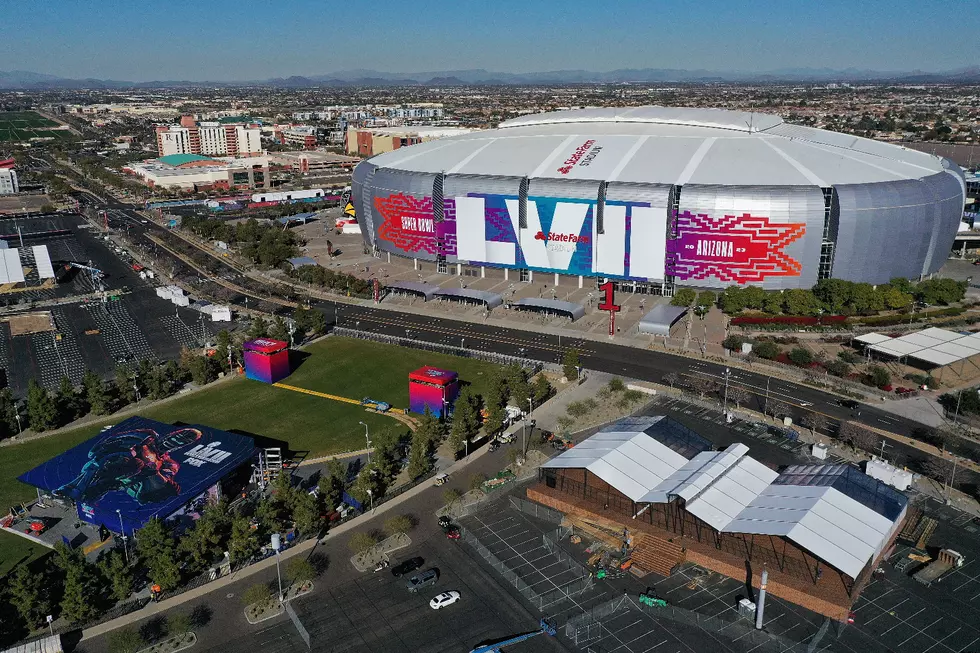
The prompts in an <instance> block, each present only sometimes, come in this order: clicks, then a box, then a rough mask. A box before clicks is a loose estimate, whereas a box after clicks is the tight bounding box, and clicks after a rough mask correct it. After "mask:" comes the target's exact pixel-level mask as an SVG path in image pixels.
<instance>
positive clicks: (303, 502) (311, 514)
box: [293, 492, 326, 535]
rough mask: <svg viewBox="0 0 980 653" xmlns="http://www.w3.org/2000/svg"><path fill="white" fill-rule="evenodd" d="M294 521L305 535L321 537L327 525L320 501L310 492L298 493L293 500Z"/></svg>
mask: <svg viewBox="0 0 980 653" xmlns="http://www.w3.org/2000/svg"><path fill="white" fill-rule="evenodd" d="M293 521H295V522H296V528H298V529H299V532H300V533H303V534H304V535H319V534H320V531H321V530H323V527H324V526H325V525H326V515H325V514H324V510H323V507H322V505H321V503H320V501H319V500H318V499H317V498H316V497H314V496H313V495H312V494H310V493H309V492H297V493H296V495H295V499H294V500H293Z"/></svg>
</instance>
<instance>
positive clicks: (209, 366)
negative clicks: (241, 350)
mask: <svg viewBox="0 0 980 653" xmlns="http://www.w3.org/2000/svg"><path fill="white" fill-rule="evenodd" d="M184 352H185V353H184V354H183V355H181V357H180V362H181V365H183V366H184V369H186V370H187V372H188V373H189V374H190V375H191V380H192V381H193V382H194V383H195V384H197V385H207V384H208V383H211V382H212V381H214V380H215V379H216V378H218V372H219V371H220V369H221V366H220V364H219V363H218V361H216V360H215V359H213V358H211V357H210V356H203V355H198V354H194V353H193V352H191V351H190V350H186V349H185V350H184Z"/></svg>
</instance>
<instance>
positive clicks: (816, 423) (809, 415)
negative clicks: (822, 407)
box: [800, 410, 830, 435]
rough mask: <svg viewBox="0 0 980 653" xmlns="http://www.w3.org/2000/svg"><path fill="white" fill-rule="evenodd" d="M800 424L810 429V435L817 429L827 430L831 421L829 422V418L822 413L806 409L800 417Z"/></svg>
mask: <svg viewBox="0 0 980 653" xmlns="http://www.w3.org/2000/svg"><path fill="white" fill-rule="evenodd" d="M800 424H802V425H803V426H805V427H806V428H808V429H810V435H813V434H815V433H816V432H817V431H826V430H827V426H828V425H829V424H830V422H828V420H827V418H826V417H824V416H823V414H822V413H815V412H813V411H811V410H807V411H804V412H803V415H802V417H800Z"/></svg>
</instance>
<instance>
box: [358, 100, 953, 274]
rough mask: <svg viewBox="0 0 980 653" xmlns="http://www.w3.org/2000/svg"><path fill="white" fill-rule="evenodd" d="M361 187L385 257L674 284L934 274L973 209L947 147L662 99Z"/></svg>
mask: <svg viewBox="0 0 980 653" xmlns="http://www.w3.org/2000/svg"><path fill="white" fill-rule="evenodd" d="M352 187H353V201H354V203H355V206H356V208H357V217H358V221H359V222H360V224H361V232H362V233H363V234H364V238H365V241H366V243H367V245H368V247H369V248H371V249H372V250H373V251H374V252H375V253H376V255H379V256H380V255H383V254H384V253H387V254H388V255H397V256H403V257H410V258H415V259H418V260H421V261H431V262H435V263H436V265H437V268H438V269H439V271H445V272H457V271H461V270H462V268H463V267H464V266H465V267H471V266H472V267H477V268H480V269H481V274H485V272H486V269H487V268H503V269H504V270H505V273H504V274H505V276H506V275H507V271H510V270H518V271H520V272H519V276H517V275H515V277H514V280H515V281H517V280H521V281H531V280H532V279H533V277H534V275H535V273H547V274H549V275H550V274H555V275H572V276H577V277H578V281H579V285H582V282H583V279H584V278H594V279H595V280H596V282H601V281H603V280H605V279H612V280H617V281H625V282H627V284H626V285H627V287H634V288H635V287H637V286H639V287H642V288H644V289H646V290H648V291H651V292H663V293H670V292H671V288H673V286H674V284H678V285H688V286H697V287H706V288H722V287H725V286H728V285H731V284H736V283H737V284H752V285H758V286H761V287H763V288H766V289H772V290H778V289H788V288H809V287H811V286H813V285H814V284H815V283H816V282H817V280H818V279H821V278H826V277H833V278H837V279H845V280H848V281H855V282H869V283H873V284H877V283H884V282H887V281H888V280H889V279H891V278H893V277H906V278H909V279H920V278H922V277H925V276H928V275H930V274H932V273H934V272H936V271H937V270H939V268H940V267H941V266H942V264H943V262H944V261H945V259H946V258H947V256H948V254H949V252H950V248H951V247H952V244H953V239H954V236H955V234H956V230H957V227H958V225H959V223H960V220H961V218H962V214H963V207H964V202H965V183H964V178H963V174H962V171H961V170H960V168H959V167H958V166H956V165H955V164H953V163H952V162H950V161H948V160H946V159H943V158H940V157H936V156H933V155H930V154H926V153H922V152H916V151H913V150H909V149H906V148H903V147H900V146H896V145H891V144H887V143H881V142H878V141H873V140H869V139H864V138H858V137H855V136H851V135H847V134H840V133H835V132H829V131H824V130H820V129H813V128H809V127H802V126H797V125H791V124H787V123H785V122H783V120H782V119H781V118H779V117H778V116H775V115H769V114H759V113H744V112H734V111H724V110H717V109H684V108H664V107H637V108H624V109H619V108H605V109H581V110H572V111H560V112H553V113H542V114H533V115H528V116H524V117H521V118H517V119H514V120H509V121H506V122H504V123H501V125H500V126H499V127H498V128H497V129H492V130H488V131H481V132H473V133H469V134H465V135H461V136H456V137H451V138H445V139H442V140H437V141H430V142H427V143H421V144H419V145H414V146H412V147H410V148H401V149H398V150H395V151H393V152H388V153H385V154H382V155H379V156H376V157H373V158H371V159H369V160H366V161H364V162H362V163H360V164H359V165H358V166H357V168H356V169H355V171H354V179H353V184H352ZM554 278H555V280H556V282H557V280H558V278H559V277H558V276H555V277H554ZM547 279H548V280H549V281H550V277H548V278H547ZM589 283H590V284H591V283H593V282H592V281H590V282H589Z"/></svg>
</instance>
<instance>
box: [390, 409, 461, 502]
mask: <svg viewBox="0 0 980 653" xmlns="http://www.w3.org/2000/svg"><path fill="white" fill-rule="evenodd" d="M459 405H460V404H459V399H458V398H457V400H456V409H457V410H458V409H459ZM401 439H402V434H401V433H398V432H396V431H394V430H393V429H391V428H387V427H386V428H383V429H381V430H380V431H378V432H376V433H375V434H374V437H373V438H372V439H371V444H372V445H373V447H374V456H373V461H374V465H375V467H377V469H378V472H379V473H380V474H381V477H382V478H383V479H384V480H385V482H386V483H387V482H388V481H390V480H391V479H393V478H394V477H395V476H397V475H398V472H399V471H400V470H401V462H400V461H401Z"/></svg>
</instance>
